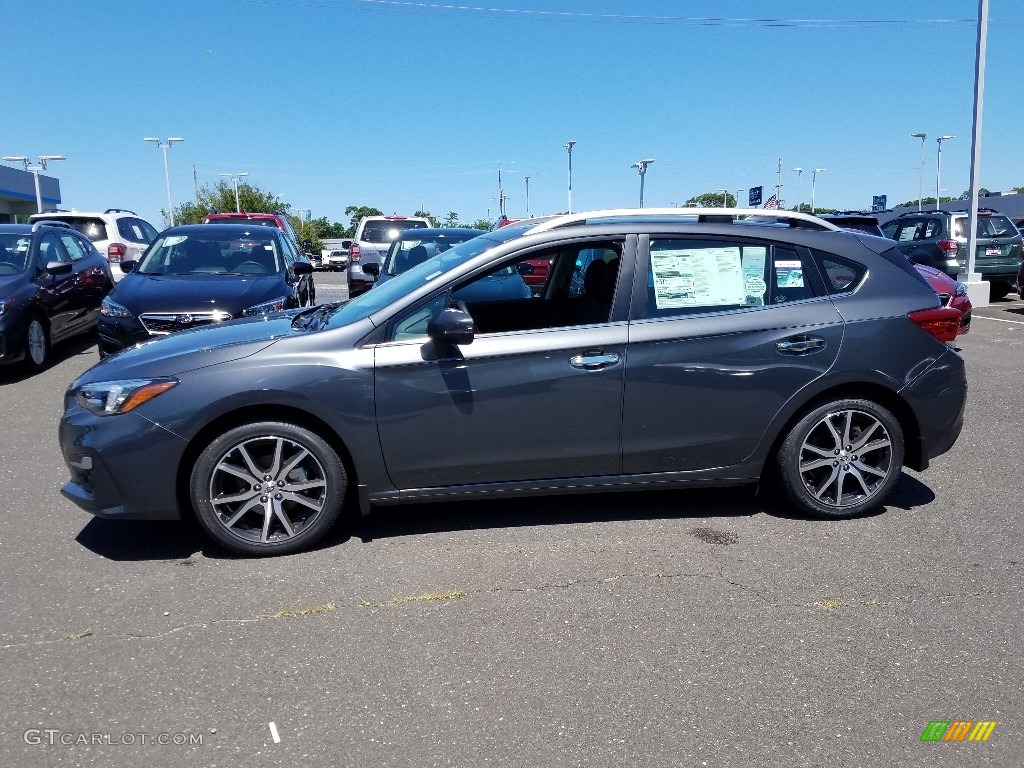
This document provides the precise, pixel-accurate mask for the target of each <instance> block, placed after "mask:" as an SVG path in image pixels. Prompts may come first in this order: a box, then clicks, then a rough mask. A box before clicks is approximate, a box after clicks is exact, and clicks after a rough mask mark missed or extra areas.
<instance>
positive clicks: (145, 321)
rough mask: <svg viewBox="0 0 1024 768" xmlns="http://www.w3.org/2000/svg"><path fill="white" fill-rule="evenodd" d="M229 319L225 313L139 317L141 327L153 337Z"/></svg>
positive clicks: (163, 314) (165, 313)
mask: <svg viewBox="0 0 1024 768" xmlns="http://www.w3.org/2000/svg"><path fill="white" fill-rule="evenodd" d="M230 318H231V315H229V314H228V313H227V312H221V311H217V312H160V313H158V312H151V313H147V314H145V315H139V320H141V321H142V327H143V328H145V329H146V331H147V332H148V333H149V334H150V335H153V336H162V335H166V334H168V333H174V332H175V331H184V330H186V329H187V328H197V327H198V326H200V325H209V324H210V323H219V322H221V321H223V320H228V319H230Z"/></svg>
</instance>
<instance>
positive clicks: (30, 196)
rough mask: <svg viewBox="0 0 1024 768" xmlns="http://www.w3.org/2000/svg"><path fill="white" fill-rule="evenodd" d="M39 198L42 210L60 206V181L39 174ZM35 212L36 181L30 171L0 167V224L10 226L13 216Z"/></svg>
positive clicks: (6, 166)
mask: <svg viewBox="0 0 1024 768" xmlns="http://www.w3.org/2000/svg"><path fill="white" fill-rule="evenodd" d="M39 196H40V198H41V199H42V202H43V209H44V210H45V209H46V208H56V207H57V206H59V205H60V181H58V180H57V179H55V178H54V177H53V176H44V175H42V174H39ZM35 212H36V181H35V178H34V174H33V173H32V172H31V171H25V170H22V169H21V168H12V167H10V166H8V165H0V223H2V224H10V223H13V222H14V220H15V219H14V217H15V216H28V215H29V214H33V213H35Z"/></svg>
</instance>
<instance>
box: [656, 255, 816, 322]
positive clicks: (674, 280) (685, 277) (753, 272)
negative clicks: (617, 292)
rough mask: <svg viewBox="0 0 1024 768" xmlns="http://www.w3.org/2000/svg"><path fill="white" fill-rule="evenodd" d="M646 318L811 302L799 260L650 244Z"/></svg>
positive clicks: (786, 256) (808, 288) (811, 291)
mask: <svg viewBox="0 0 1024 768" xmlns="http://www.w3.org/2000/svg"><path fill="white" fill-rule="evenodd" d="M650 253H651V257H650V261H649V263H648V274H647V312H646V317H672V316H676V315H687V314H699V313H706V312H718V311H723V310H732V309H745V308H750V307H762V306H766V305H772V304H776V305H777V304H783V303H786V302H791V301H799V300H802V299H809V298H813V296H814V295H815V294H814V289H813V288H812V286H811V283H810V281H809V280H808V279H807V276H806V275H805V272H804V264H803V261H802V259H801V258H800V255H799V254H798V253H797V252H796V251H794V250H791V249H789V248H782V247H778V246H771V245H766V244H763V243H762V244H754V243H742V242H723V241H711V240H678V239H658V238H652V239H651V251H650Z"/></svg>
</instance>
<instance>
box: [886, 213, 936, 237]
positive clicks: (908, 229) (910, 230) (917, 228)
mask: <svg viewBox="0 0 1024 768" xmlns="http://www.w3.org/2000/svg"><path fill="white" fill-rule="evenodd" d="M894 224H895V225H894ZM894 224H893V223H890V224H886V227H885V233H886V236H887V237H891V238H892V239H893V240H895V241H897V242H899V243H906V242H910V241H913V240H932V239H934V238H937V237H940V236H941V235H942V221H941V220H940V219H934V218H925V219H916V218H915V219H905V220H900V221H897V222H895V223H894Z"/></svg>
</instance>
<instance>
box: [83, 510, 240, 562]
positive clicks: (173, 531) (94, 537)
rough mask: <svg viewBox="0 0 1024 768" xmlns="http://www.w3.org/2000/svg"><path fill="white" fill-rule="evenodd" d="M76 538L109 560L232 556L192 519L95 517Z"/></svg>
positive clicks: (90, 549) (84, 545) (87, 547)
mask: <svg viewBox="0 0 1024 768" xmlns="http://www.w3.org/2000/svg"><path fill="white" fill-rule="evenodd" d="M75 541H77V542H78V543H79V544H81V545H82V546H83V547H85V548H86V549H88V550H89V551H91V552H94V553H96V554H97V555H99V556H100V557H105V558H107V559H108V560H116V561H129V560H185V559H188V558H189V557H191V556H192V555H194V554H195V553H196V552H203V554H207V553H209V555H210V556H211V557H230V556H231V555H230V554H229V553H227V552H226V551H225V550H222V549H221V548H220V547H218V546H217V545H216V544H214V543H213V542H212V541H210V540H209V539H207V538H206V536H204V535H203V532H202V531H201V530H199V526H198V525H196V524H195V522H194V521H192V520H187V521H180V520H104V519H103V518H100V517H94V518H93V519H92V520H90V521H89V522H88V523H86V525H85V527H84V528H83V529H82V530H81V531H79V532H78V535H77V536H76V537H75Z"/></svg>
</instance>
